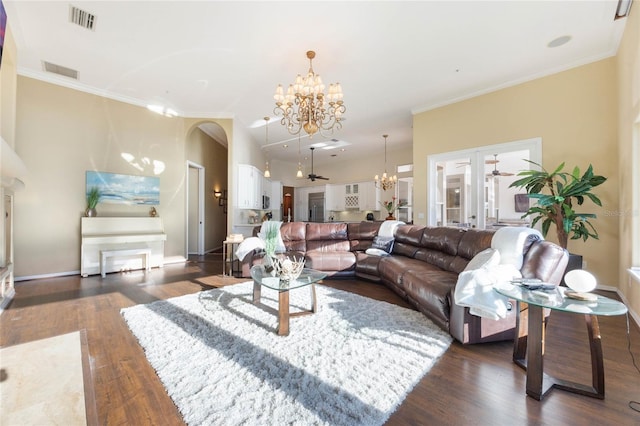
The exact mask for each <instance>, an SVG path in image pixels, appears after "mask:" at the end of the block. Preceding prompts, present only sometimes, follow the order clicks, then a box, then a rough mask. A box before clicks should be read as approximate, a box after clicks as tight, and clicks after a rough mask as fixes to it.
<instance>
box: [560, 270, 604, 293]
mask: <svg viewBox="0 0 640 426" xmlns="http://www.w3.org/2000/svg"><path fill="white" fill-rule="evenodd" d="M564 282H565V283H566V284H567V287H569V288H570V289H571V290H573V291H577V292H579V293H588V292H590V291H592V290H594V289H595V288H596V285H597V284H598V283H597V282H596V277H594V276H593V274H591V273H590V272H587V271H585V270H583V269H574V270H572V271H569V272H567V274H566V275H565V276H564Z"/></svg>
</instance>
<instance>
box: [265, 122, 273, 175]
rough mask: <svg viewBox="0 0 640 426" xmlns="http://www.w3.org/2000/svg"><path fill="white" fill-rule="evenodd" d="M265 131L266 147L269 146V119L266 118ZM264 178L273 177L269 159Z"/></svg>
mask: <svg viewBox="0 0 640 426" xmlns="http://www.w3.org/2000/svg"><path fill="white" fill-rule="evenodd" d="M264 122H265V123H264V129H265V135H264V146H265V147H266V146H269V117H265V118H264ZM264 177H266V178H270V177H271V172H270V171H269V157H267V161H266V163H265V168H264Z"/></svg>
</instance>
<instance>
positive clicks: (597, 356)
mask: <svg viewBox="0 0 640 426" xmlns="http://www.w3.org/2000/svg"><path fill="white" fill-rule="evenodd" d="M584 317H585V320H586V322H587V332H588V333H589V347H590V348H591V381H592V384H593V390H594V392H595V395H594V396H595V397H597V398H599V399H604V362H603V359H602V337H601V336H600V325H599V324H598V317H597V316H596V315H585V316H584Z"/></svg>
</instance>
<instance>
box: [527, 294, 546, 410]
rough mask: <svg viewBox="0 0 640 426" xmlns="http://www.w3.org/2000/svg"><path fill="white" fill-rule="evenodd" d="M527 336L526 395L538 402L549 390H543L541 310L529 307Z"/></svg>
mask: <svg viewBox="0 0 640 426" xmlns="http://www.w3.org/2000/svg"><path fill="white" fill-rule="evenodd" d="M528 311H529V314H528V316H529V321H528V322H529V325H528V327H527V328H528V330H529V336H528V342H527V395H529V396H530V397H532V398H534V399H537V400H538V401H540V400H541V399H542V398H543V397H544V394H545V393H546V392H547V391H548V390H549V389H544V376H543V374H544V344H545V341H544V339H545V327H544V320H543V318H542V308H541V307H539V306H535V305H529V309H528Z"/></svg>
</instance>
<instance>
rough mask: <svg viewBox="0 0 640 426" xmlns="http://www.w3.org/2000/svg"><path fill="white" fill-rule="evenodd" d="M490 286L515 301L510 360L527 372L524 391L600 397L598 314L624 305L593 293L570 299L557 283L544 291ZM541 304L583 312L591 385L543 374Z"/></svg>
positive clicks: (540, 395) (601, 371) (532, 394)
mask: <svg viewBox="0 0 640 426" xmlns="http://www.w3.org/2000/svg"><path fill="white" fill-rule="evenodd" d="M494 289H495V291H497V292H498V293H500V294H501V295H503V296H506V297H508V298H510V299H514V300H516V301H517V302H518V303H517V305H518V306H517V309H516V314H517V317H516V318H517V319H516V336H515V338H514V347H513V362H514V363H516V364H517V365H518V366H520V367H521V368H523V369H525V370H526V372H527V395H529V396H530V397H532V398H534V399H537V400H538V401H540V400H542V398H544V397H545V395H546V394H547V393H548V392H549V391H551V389H553V388H557V389H562V390H565V391H568V392H573V393H577V394H581V395H586V396H590V397H593V398H598V399H604V364H603V359H602V341H601V339H602V338H601V336H600V327H599V325H598V316H613V315H623V314H625V313H626V312H627V307H626V306H625V305H624V304H623V303H621V302H618V301H617V300H613V299H609V298H608V297H604V296H597V298H596V300H594V301H583V300H576V299H572V298H569V297H567V296H565V294H564V293H565V291H566V290H568V289H567V288H566V287H557V288H556V289H555V290H553V291H550V292H545V291H538V290H535V291H533V290H529V289H527V288H524V287H521V286H518V285H511V284H505V285H503V286H501V287H494ZM545 308H546V309H551V310H554V311H562V312H569V313H572V314H582V315H584V317H585V321H586V324H587V332H588V334H589V347H590V349H591V377H592V385H591V386H587V385H583V384H580V383H575V382H570V381H568V380H561V379H558V378H554V377H551V376H549V375H547V374H544V371H543V361H544V350H545V349H544V344H545V343H544V342H545V325H546V322H545V319H544V316H543V309H545Z"/></svg>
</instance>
